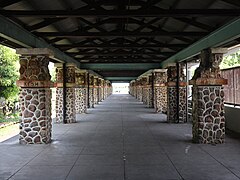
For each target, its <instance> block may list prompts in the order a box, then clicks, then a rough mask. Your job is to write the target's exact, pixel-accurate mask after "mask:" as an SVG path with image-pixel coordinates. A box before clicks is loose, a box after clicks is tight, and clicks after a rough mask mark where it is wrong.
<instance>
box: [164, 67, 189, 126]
mask: <svg viewBox="0 0 240 180" xmlns="http://www.w3.org/2000/svg"><path fill="white" fill-rule="evenodd" d="M167 69H168V71H167V72H168V82H167V83H166V84H167V91H168V93H167V94H168V113H167V115H168V117H167V119H168V122H169V123H185V122H186V116H187V115H186V103H187V102H186V84H187V83H186V81H185V75H184V73H183V68H182V66H180V65H179V67H177V65H176V64H170V65H169V66H168V68H167Z"/></svg>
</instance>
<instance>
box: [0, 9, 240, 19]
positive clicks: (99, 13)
mask: <svg viewBox="0 0 240 180" xmlns="http://www.w3.org/2000/svg"><path fill="white" fill-rule="evenodd" d="M0 14H2V15H3V16H6V17H10V16H15V17H29V16H30V17H42V18H64V17H97V18H103V17H117V18H129V17H181V16H182V17H190V16H191V17H199V16H239V15H240V12H239V9H161V10H158V11H156V10H154V9H149V10H148V11H145V10H140V11H139V10H82V11H79V10H54V11H52V10H38V11H33V10H0Z"/></svg>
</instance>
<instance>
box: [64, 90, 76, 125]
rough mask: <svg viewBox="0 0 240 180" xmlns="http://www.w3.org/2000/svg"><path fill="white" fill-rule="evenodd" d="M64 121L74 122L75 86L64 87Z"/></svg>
mask: <svg viewBox="0 0 240 180" xmlns="http://www.w3.org/2000/svg"><path fill="white" fill-rule="evenodd" d="M66 122H67V123H75V122H76V109H75V88H72V87H71V88H66Z"/></svg>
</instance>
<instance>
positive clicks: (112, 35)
mask: <svg viewBox="0 0 240 180" xmlns="http://www.w3.org/2000/svg"><path fill="white" fill-rule="evenodd" d="M37 34H38V35H40V36H44V37H65V38H101V37H105V38H115V37H162V36H175V37H182V36H193V37H199V36H205V35H207V34H208V33H207V32H197V31H193V32H192V31H191V32H165V31H162V32H140V33H132V32H121V33H119V32H116V33H115V32H104V33H102V32H101V33H95V32H38V33H37Z"/></svg>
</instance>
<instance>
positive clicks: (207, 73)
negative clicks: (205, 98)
mask: <svg viewBox="0 0 240 180" xmlns="http://www.w3.org/2000/svg"><path fill="white" fill-rule="evenodd" d="M224 53H227V49H226V48H209V49H205V50H203V51H201V62H200V65H199V67H198V68H197V69H196V71H195V74H194V76H193V78H192V80H190V84H192V85H224V84H227V79H224V78H222V77H221V74H220V67H219V65H220V63H221V62H222V59H223V54H224Z"/></svg>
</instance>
